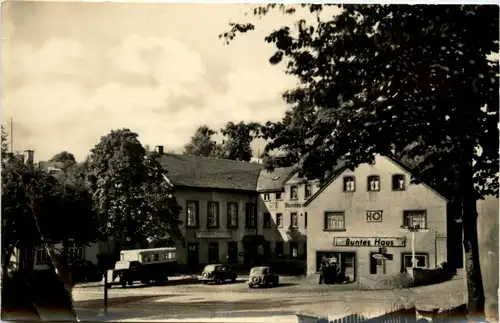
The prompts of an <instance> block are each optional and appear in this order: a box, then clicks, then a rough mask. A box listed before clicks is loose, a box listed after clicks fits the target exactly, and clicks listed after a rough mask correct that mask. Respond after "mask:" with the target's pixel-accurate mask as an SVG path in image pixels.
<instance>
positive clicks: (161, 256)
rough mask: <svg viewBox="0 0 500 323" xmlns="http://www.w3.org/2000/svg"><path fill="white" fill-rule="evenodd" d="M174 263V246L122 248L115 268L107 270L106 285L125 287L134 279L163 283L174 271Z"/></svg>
mask: <svg viewBox="0 0 500 323" xmlns="http://www.w3.org/2000/svg"><path fill="white" fill-rule="evenodd" d="M176 265H177V255H176V249H175V248H153V249H135V250H122V251H121V252H120V261H117V262H116V264H115V269H112V270H108V272H107V280H108V287H111V286H112V285H116V284H119V285H121V286H122V287H126V286H127V284H128V285H133V284H134V282H136V281H139V282H141V283H143V284H149V283H151V282H154V283H163V282H166V281H168V276H169V275H172V274H173V272H175V271H176Z"/></svg>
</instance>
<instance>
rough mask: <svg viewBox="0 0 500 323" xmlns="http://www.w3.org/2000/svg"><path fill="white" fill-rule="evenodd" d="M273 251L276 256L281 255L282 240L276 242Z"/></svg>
mask: <svg viewBox="0 0 500 323" xmlns="http://www.w3.org/2000/svg"><path fill="white" fill-rule="evenodd" d="M274 252H275V253H276V257H283V242H276V247H275V250H274Z"/></svg>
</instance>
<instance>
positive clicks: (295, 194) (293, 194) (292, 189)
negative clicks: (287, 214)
mask: <svg viewBox="0 0 500 323" xmlns="http://www.w3.org/2000/svg"><path fill="white" fill-rule="evenodd" d="M298 193H299V192H298V188H297V186H296V185H293V186H290V200H297V199H298V198H299V194H298Z"/></svg>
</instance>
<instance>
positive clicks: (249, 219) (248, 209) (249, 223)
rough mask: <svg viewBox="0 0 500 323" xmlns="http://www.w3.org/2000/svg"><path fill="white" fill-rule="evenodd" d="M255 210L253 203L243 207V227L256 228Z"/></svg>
mask: <svg viewBox="0 0 500 323" xmlns="http://www.w3.org/2000/svg"><path fill="white" fill-rule="evenodd" d="M255 213H256V208H255V204H254V203H247V204H246V205H245V227H247V228H256V227H257V216H256V214H255Z"/></svg>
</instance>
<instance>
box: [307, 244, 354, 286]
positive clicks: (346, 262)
mask: <svg viewBox="0 0 500 323" xmlns="http://www.w3.org/2000/svg"><path fill="white" fill-rule="evenodd" d="M323 257H325V258H326V260H327V261H331V260H332V259H333V258H335V259H337V264H338V265H339V266H340V270H341V272H343V273H344V274H345V275H346V276H348V277H349V279H348V280H349V281H353V280H354V275H355V270H354V266H355V253H354V252H333V251H317V252H316V272H319V267H320V265H321V260H322V259H323Z"/></svg>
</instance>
